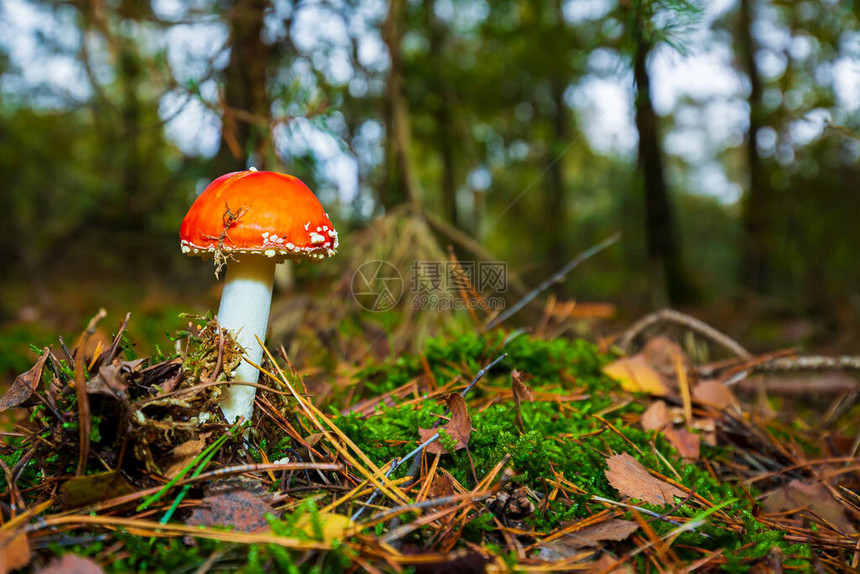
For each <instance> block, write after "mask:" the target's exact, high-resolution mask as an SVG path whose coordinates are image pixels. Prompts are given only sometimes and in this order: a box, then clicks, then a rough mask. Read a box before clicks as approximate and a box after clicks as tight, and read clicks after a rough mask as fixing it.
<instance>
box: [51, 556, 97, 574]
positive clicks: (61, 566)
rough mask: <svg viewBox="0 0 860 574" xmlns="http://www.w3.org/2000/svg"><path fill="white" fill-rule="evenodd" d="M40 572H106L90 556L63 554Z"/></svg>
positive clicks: (79, 573) (71, 573)
mask: <svg viewBox="0 0 860 574" xmlns="http://www.w3.org/2000/svg"><path fill="white" fill-rule="evenodd" d="M38 574H104V570H102V567H101V566H99V565H98V563H97V562H95V561H93V560H90V559H89V558H84V557H82V556H76V555H74V554H63V556H62V558H55V559H54V560H51V562H50V563H49V564H48V565H47V566H46V567H45V568H43V569H41V570H39V572H38Z"/></svg>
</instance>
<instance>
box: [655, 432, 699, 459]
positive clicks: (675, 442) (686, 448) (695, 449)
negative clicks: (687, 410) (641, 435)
mask: <svg viewBox="0 0 860 574" xmlns="http://www.w3.org/2000/svg"><path fill="white" fill-rule="evenodd" d="M663 434H664V435H665V436H666V440H668V441H669V442H670V443H671V444H672V446H674V447H675V448H676V449H677V451H678V454H680V455H681V456H682V457H683V458H684V459H685V460H695V459H697V458H699V449H700V447H701V444H702V437H701V436H700V435H697V434H696V433H692V432H690V431H688V430H687V429H674V428H672V427H669V428H667V429H666V430H664V431H663Z"/></svg>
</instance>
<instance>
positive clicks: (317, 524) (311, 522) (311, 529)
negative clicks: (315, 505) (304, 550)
mask: <svg viewBox="0 0 860 574" xmlns="http://www.w3.org/2000/svg"><path fill="white" fill-rule="evenodd" d="M350 526H352V521H351V520H350V519H349V516H344V515H343V514H335V513H333V512H319V513H317V514H316V516H312V515H310V514H305V515H304V516H302V517H301V518H299V519H298V521H297V522H296V528H301V529H302V531H303V532H304V533H305V534H307V535H308V536H310V537H312V538H316V539H319V536H320V531H322V542H325V543H327V544H331V543H332V542H334V541H335V540H343V538H344V534H345V533H346V531H347V529H348V528H349V527H350Z"/></svg>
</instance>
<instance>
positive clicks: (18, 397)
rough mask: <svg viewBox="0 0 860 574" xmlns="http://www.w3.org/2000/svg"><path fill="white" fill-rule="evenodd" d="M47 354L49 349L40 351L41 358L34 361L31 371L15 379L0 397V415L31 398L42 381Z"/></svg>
mask: <svg viewBox="0 0 860 574" xmlns="http://www.w3.org/2000/svg"><path fill="white" fill-rule="evenodd" d="M49 352H50V351H49V349H48V348H45V349H44V351H42V356H41V357H39V360H38V361H36V364H35V365H34V366H33V368H32V369H30V370H29V371H27V372H26V373H23V374H20V375H18V376H17V377H15V382H13V383H12V386H11V387H9V390H8V391H6V392H5V393H3V396H2V397H0V413H2V412H3V411H5V410H6V409H11V408H12V407H17V406H18V405H21V404H23V403H25V402H27V399H29V398H30V397H31V396H33V392H35V390H36V387H38V386H39V382H40V381H41V380H42V369H43V368H44V366H45V361H47V360H48V353H49Z"/></svg>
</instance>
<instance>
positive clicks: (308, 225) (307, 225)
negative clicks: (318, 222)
mask: <svg viewBox="0 0 860 574" xmlns="http://www.w3.org/2000/svg"><path fill="white" fill-rule="evenodd" d="M310 226H311V222H310V221H308V222H307V223H305V231H307V230H308V228H310Z"/></svg>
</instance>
